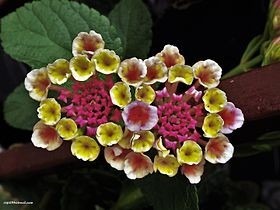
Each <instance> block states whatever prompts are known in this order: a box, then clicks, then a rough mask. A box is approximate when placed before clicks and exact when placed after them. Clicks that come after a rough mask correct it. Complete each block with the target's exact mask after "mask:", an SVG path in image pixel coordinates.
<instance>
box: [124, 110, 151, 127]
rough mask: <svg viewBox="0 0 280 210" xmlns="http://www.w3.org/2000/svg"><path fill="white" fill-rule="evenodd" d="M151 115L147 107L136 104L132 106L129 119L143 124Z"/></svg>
mask: <svg viewBox="0 0 280 210" xmlns="http://www.w3.org/2000/svg"><path fill="white" fill-rule="evenodd" d="M149 117H150V115H149V110H148V109H147V108H146V107H142V106H135V107H133V108H131V110H130V112H129V115H128V120H130V121H132V122H133V123H140V124H141V125H144V124H145V123H146V122H147V121H148V120H149Z"/></svg>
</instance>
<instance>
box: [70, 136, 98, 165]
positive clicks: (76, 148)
mask: <svg viewBox="0 0 280 210" xmlns="http://www.w3.org/2000/svg"><path fill="white" fill-rule="evenodd" d="M71 152H72V154H73V155H74V156H76V157H77V158H78V159H82V160H83V161H94V160H95V159H96V158H97V157H98V155H99V153H100V147H99V145H98V144H97V142H96V141H95V140H94V139H93V138H90V137H88V136H78V137H76V138H75V139H74V141H73V142H72V144H71Z"/></svg>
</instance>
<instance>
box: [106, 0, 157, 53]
mask: <svg viewBox="0 0 280 210" xmlns="http://www.w3.org/2000/svg"><path fill="white" fill-rule="evenodd" d="M109 19H110V20H111V22H112V24H113V25H114V26H115V27H116V28H117V30H118V32H119V34H121V35H122V36H121V38H122V42H123V48H124V57H125V58H128V57H133V56H136V57H138V58H146V57H147V54H148V53H149V50H150V46H151V38H152V30H151V27H152V19H151V15H150V13H149V10H148V9H147V7H146V6H145V4H144V3H143V2H142V1H141V0H121V1H120V2H119V4H117V5H116V6H115V8H114V9H113V10H112V11H111V12H110V14H109Z"/></svg>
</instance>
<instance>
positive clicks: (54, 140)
mask: <svg viewBox="0 0 280 210" xmlns="http://www.w3.org/2000/svg"><path fill="white" fill-rule="evenodd" d="M31 141H32V143H33V144H34V146H35V147H41V148H44V149H47V150H48V151H52V150H55V149H57V148H58V147H60V145H61V144H62V142H63V141H62V139H61V138H60V136H59V134H58V132H57V130H56V129H55V128H54V127H52V126H50V125H45V124H44V123H43V122H42V121H39V122H37V123H36V124H35V125H34V127H33V134H32V137H31Z"/></svg>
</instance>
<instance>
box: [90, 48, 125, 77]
mask: <svg viewBox="0 0 280 210" xmlns="http://www.w3.org/2000/svg"><path fill="white" fill-rule="evenodd" d="M92 60H93V61H94V63H95V68H96V71H98V72H100V73H102V74H112V73H116V72H117V71H118V68H119V66H120V57H119V56H118V55H117V54H116V53H115V52H114V51H113V50H108V49H99V50H97V51H96V52H95V53H94V55H93V57H92Z"/></svg>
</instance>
